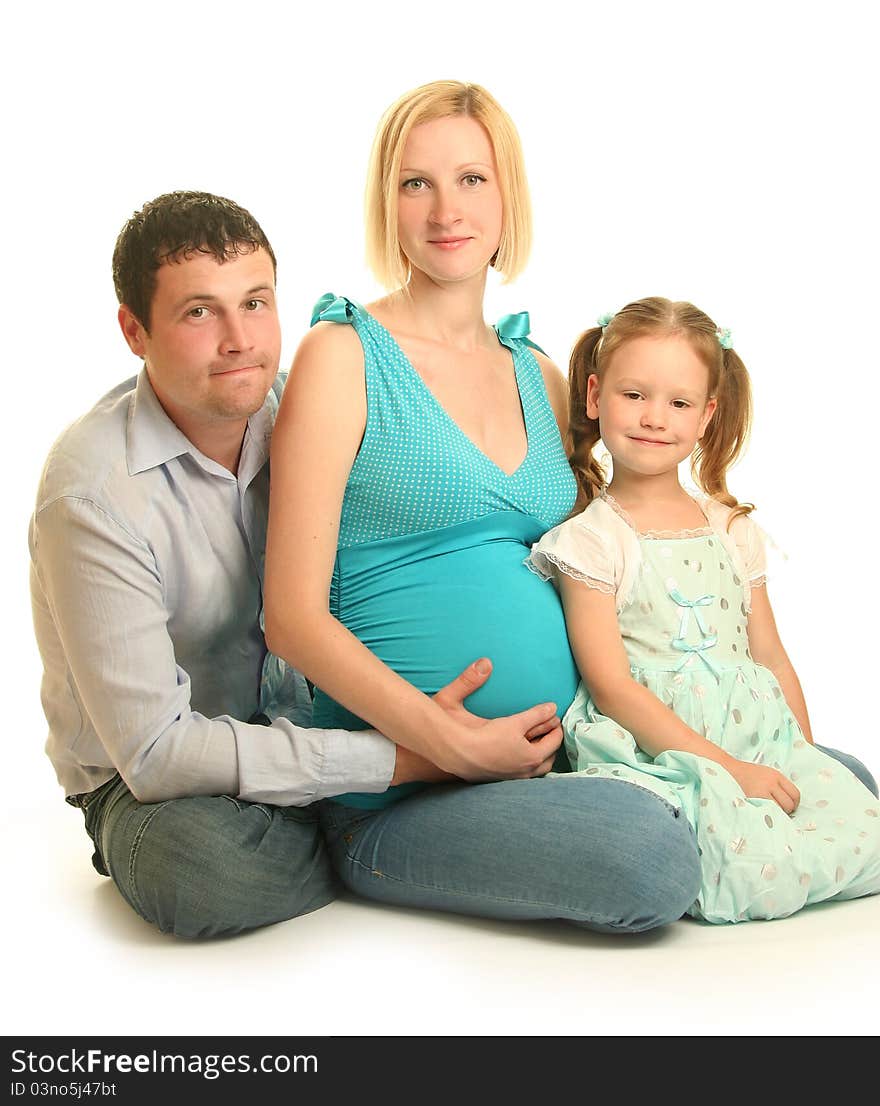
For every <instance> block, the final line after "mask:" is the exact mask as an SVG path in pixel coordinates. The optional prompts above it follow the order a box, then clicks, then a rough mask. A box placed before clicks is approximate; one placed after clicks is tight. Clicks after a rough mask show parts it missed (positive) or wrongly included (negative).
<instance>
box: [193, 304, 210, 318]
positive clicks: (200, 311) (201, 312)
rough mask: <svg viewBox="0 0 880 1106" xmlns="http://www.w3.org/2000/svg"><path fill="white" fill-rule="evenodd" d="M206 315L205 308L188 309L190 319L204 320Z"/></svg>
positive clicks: (206, 310)
mask: <svg viewBox="0 0 880 1106" xmlns="http://www.w3.org/2000/svg"><path fill="white" fill-rule="evenodd" d="M207 314H208V309H207V307H191V308H190V309H189V317H190V318H191V319H204V318H205V316H206V315H207Z"/></svg>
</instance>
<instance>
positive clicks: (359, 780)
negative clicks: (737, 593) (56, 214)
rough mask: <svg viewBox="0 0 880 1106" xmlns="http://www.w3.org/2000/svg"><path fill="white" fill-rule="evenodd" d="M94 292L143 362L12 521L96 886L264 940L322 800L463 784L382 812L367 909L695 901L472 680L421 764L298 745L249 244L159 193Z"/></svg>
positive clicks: (312, 736) (318, 887)
mask: <svg viewBox="0 0 880 1106" xmlns="http://www.w3.org/2000/svg"><path fill="white" fill-rule="evenodd" d="M113 272H114V281H115V285H116V291H117V295H118V299H119V304H120V307H119V324H120V326H121V329H122V333H123V335H124V337H125V340H126V342H127V343H128V346H129V348H130V349H131V350H132V352H133V353H135V354H136V355H137V356H138V357H141V358H143V362H144V367H143V370H142V371H141V373H140V374H139V376H138V377H137V378H136V379H131V380H128V381H126V382H125V383H123V384H120V385H119V386H118V387H117V388H115V389H114V390H113V391H111V392H110V393H109V394H108V395H106V396H105V397H104V398H103V399H101V400H100V401H99V402H98V404H97V405H96V406H95V407H93V408H92V410H91V411H89V412H88V413H87V414H86V415H84V416H83V417H82V418H81V419H80V420H79V421H78V422H76V423H74V424H73V426H71V427H70V428H69V429H68V430H67V431H65V433H64V434H62V436H61V437H60V438H59V440H58V442H57V443H56V444H55V446H54V447H53V449H52V451H51V452H50V455H49V458H48V460H47V462H46V467H45V470H44V473H43V477H42V480H41V483H40V487H39V491H38V496H37V505H36V510H35V512H34V516H33V519H32V522H31V528H30V550H31V588H32V597H33V610H34V622H35V628H36V634H37V640H38V643H39V647H40V651H41V653H42V657H43V663H44V678H43V687H42V700H43V707H44V710H45V713H46V717H47V719H48V722H49V739H48V742H47V752H48V754H49V756H50V758H51V759H52V762H53V764H54V765H55V769H56V772H57V775H58V779H59V782H60V783H61V785H62V786H63V787H64V790H65V793H66V796H67V799H68V802H70V803H72V804H73V805H75V806H78V807H80V808H81V809H82V810H83V813H84V815H85V823H86V828H87V830H88V832H89V834H90V835H91V837H92V840H93V842H94V847H95V853H94V858H93V862H94V864H95V867H96V868H97V870H98V871H99V872H101V873H103V874H109V875H110V876H111V877H112V878H113V880H114V882H115V884H116V885H117V887H118V888H119V890H120V892H121V893H122V895H123V896H124V897H125V899H126V900H127V901H128V902H129V904H130V905H131V906H132V907H133V908H134V909H135V910H136V911H137V912H138V913H139V914H140V915H142V916H143V917H144V918H146V919H147V920H148V921H150V922H151V923H153V924H154V925H156V926H158V927H159V929H161V930H163V931H168V932H173V933H175V934H178V935H181V936H187V937H195V936H209V935H215V934H220V933H225V934H229V933H235V932H238V931H240V930H244V929H249V928H253V927H255V926H261V925H268V924H271V923H273V922H276V921H280V920H282V919H286V918H292V917H295V916H296V915H298V914H302V913H306V912H308V911H310V910H315V909H317V908H318V907H320V906H323V905H324V904H325V903H327V902H329V901H330V900H331V899H332V898H333V897H334V895H335V894H336V890H337V886H338V884H337V880H336V877H335V875H334V873H333V868H332V866H331V861H330V857H329V850H328V847H327V845H326V844H325V840H324V837H323V835H322V832H321V829H320V828H319V825H318V815H317V810H318V809H321V810H322V816H323V820H324V828H325V829H326V831H327V833H328V837H329V839H330V840H331V841H332V848H333V850H335V852H336V853H339V852H341V851H344V848H345V842H346V840H347V837H346V835H347V833H348V831H347V830H345V831H342V830H339V831H338V832H337V831H336V830H335V829H334V810H333V807H334V806H335V804H333V803H332V801H331V800H330V797H332V796H334V795H341V794H343V793H345V792H351V791H373V792H380V791H384V790H385V789H386V788H387V787H388V786H389V785H390V784H397V783H405V782H408V781H413V780H426V781H434V782H436V781H440V780H449V779H451V778H454V777H461V778H462V779H465V780H470V781H477V780H479V781H486V780H498V781H501V782H498V783H490V784H488V785H487V786H486V787H480V788H476V787H463V786H454V787H447V788H429V789H427V790H426V791H423V792H421V793H420V794H419V795H416V796H414V797H412V798H410V799H407V800H404V802H405V803H406V805H407V818H406V822H407V830H406V832H405V833H399V834H397V835H394V839H393V840H383V841H381V842H377V843H376V852H375V855H376V858H377V859H378V860H379V861H380V862H381V863H377V864H376V865H375V870H373V871H371V872H369V873H367V875H368V876H369V877H370V881H371V883H373V884H375V885H376V887H371V888H370V890H369V893H370V894H371V895H372V896H373V897H379V898H382V897H385V898H386V899H387V901H397V902H405V903H408V904H410V905H422V906H429V907H434V908H439V909H448V910H457V911H459V912H464V913H476V914H482V915H486V916H491V917H502V918H520V919H525V918H566V919H568V920H570V921H573V922H575V923H578V924H582V925H585V926H589V927H591V928H594V929H600V930H608V931H612V932H628V931H635V930H643V929H648V928H651V927H653V926H657V925H661V924H663V923H665V922H668V921H671V920H673V919H675V918H677V917H679V916H680V915H681V914H682V913H683V911H684V910H685V909H686V908H687V907H688V906H689V905H690V903H691V902H692V901H693V899H694V896H695V894H696V889H697V886H698V884H699V861H698V857H697V851H696V845H695V842H694V838H693V834H692V833H691V832H690V828H689V827H688V826H687V824H686V822H685V820H684V819H683V818H680V817H679V816H678V814H677V812H676V811H674V810H673V809H672V808H671V807H669V806H667V804H665V803H664V802H662V801H661V800H659V799H658V798H657V797H656V796H654V795H652V794H650V793H649V792H647V791H644V790H643V789H641V788H636V787H631V786H629V785H624V784H622V783H620V782H618V781H607V780H606V781H593V782H594V783H596V784H597V785H598V784H599V783H601V784H602V785H603V786H595V787H593V786H590V788H589V789H588V790H589V798H588V799H587V798H586V796H585V791H586V790H587V789H584V788H583V787H581V786H579V785H578V784H577V782H576V781H562V780H558V779H557V780H535V779H531V778H530V777H535V776H541V775H543V774H544V773H545V772H546V771H547V769H548V768H549V767H550V765H551V763H552V760H553V757H554V754H555V752H556V751H557V749H558V748H559V745H560V741H561V730H560V728H559V723H558V719H557V718H556V717H555V714H554V708H553V707H552V705H550V706H547V705H545V706H543V707H535V708H532V709H531V710H529V711H525V712H523V713H522V714H519V715H515V716H512V717H510V718H504V719H496V720H492V721H485V720H483V719H479V718H476V717H475V716H473V715H470V714H469V713H468V712H467V711H466V710H465V708H464V706H463V700H464V699H465V698H466V696H467V695H468V694H470V693H471V692H472V691H475V690H476V689H477V688H478V687H479V686H481V685H482V683H484V682H485V680H486V679H487V678H488V675H489V672H490V670H491V666H490V664H489V663H487V662H486V661H485V660H483V661H478V662H476V663H475V665H473V666H471V667H470V668H469V669H468V670H467V671H466V672H465V673H463V674H462V675H461V676H460V677H459V678H458V679H457V680H455V681H454V682H453V683H452V684H450V685H449V686H448V687H446V688H444V689H443V690H442V691H440V692H439V693H438V694H437V696H436V699H437V701H438V702H440V704H441V705H442V706H443V707H444V709H445V710H446V711H447V713H448V715H449V716H450V719H451V732H452V731H453V730H454V732H455V734H456V735H457V737H456V741H459V742H460V740H461V737H460V735H461V733H462V722H464V723H466V725H467V727H469V729H470V731H471V733H472V734H473V735H474V740H473V742H472V744H471V745H470V746H469V748H468V749H467V750H463V749H462V750H460V753H461V755H460V756H458V754H457V753H456V749H455V748H454V747H453V748H452V752H451V753H449V754H448V756H449V758H450V760H449V763H447V764H445V765H444V766H443V767H444V768H445V769H446V770H445V771H441V770H440V769H439V768H438V767H437V766H436V765H433V764H430V763H429V762H427V761H426V760H424V759H422V758H421V757H419V756H417V755H416V754H414V753H413V752H411V751H410V750H407V749H404V748H402V747H395V746H394V745H393V744H392V743H391V742H389V741H387V740H386V739H385V738H384V737H383V736H382V735H381V734H378V733H376V732H375V731H371V730H367V731H360V732H358V733H346V732H343V731H339V730H331V731H327V730H317V729H310V728H308V724H309V721H310V715H311V694H310V690H309V687H308V685H307V684H306V682H305V681H304V680H303V679H302V678H301V677H300V676H298V675H297V674H296V673H294V672H292V671H291V670H289V669H287V668H286V667H285V666H284V665H283V663H282V662H281V661H279V660H278V659H277V658H275V657H272V656H271V655H268V654H267V652H266V646H265V642H264V639H263V633H262V626H261V622H262V620H261V611H262V568H263V556H264V547H265V536H266V517H267V507H268V495H269V473H268V464H267V460H268V447H269V438H270V435H271V432H272V425H273V420H274V416H275V412H276V410H277V405H278V396H279V394H280V389H281V386H282V382H281V381H280V380H279V379H278V378H277V370H278V361H279V356H280V347H281V338H280V331H279V325H278V315H277V311H276V307H275V293H274V289H275V257H274V254H273V253H272V249H271V246H270V245H269V242H268V240H267V238H266V236H265V235H264V234H263V231H262V230H261V229H260V227H259V226H258V224H257V223H256V221H255V220H254V219H253V218H252V216H250V215H249V214H248V212H246V211H245V210H243V209H242V208H240V207H239V206H238V205H236V204H234V203H231V202H230V201H229V200H224V199H221V198H219V197H216V196H212V195H209V194H206V193H193V192H178V193H171V194H169V195H165V196H160V197H158V199H156V200H154V201H152V202H151V203H148V204H146V205H145V206H144V208H143V209H142V210H141V211H139V212H137V213H136V214H135V215H134V216H133V217H132V218H131V219H130V220H129V222H128V223H127V224H126V226H125V227H124V228H123V230H122V233H121V234H120V236H119V239H118V241H117V244H116V250H115V253H114V258H113ZM261 677H262V678H261ZM452 723H454V725H453V724H452ZM452 744H453V746H454V742H453V743H452ZM849 763H851V766H852V767H854V769H855V770H857V771H858V770H859V769H861V766H859V765H858V764H857V762H856V763H852V762H849ZM475 764H476V765H477V767H475ZM861 771H862V772H864V769H861ZM551 797H552V798H551ZM386 837H388V835H386ZM364 893H366V892H364Z"/></svg>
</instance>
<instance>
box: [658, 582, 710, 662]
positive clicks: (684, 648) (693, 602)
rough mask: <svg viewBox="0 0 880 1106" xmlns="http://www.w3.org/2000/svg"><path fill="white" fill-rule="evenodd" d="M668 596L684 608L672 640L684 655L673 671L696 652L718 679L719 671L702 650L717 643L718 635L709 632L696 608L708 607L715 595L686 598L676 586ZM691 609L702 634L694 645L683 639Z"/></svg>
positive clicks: (674, 647) (685, 635)
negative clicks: (676, 633)
mask: <svg viewBox="0 0 880 1106" xmlns="http://www.w3.org/2000/svg"><path fill="white" fill-rule="evenodd" d="M669 598H670V599H671V600H672V601H673V603H675V604H677V606H679V607H683V608H684V609H683V610H682V612H681V621H680V622H679V624H678V637H677V638H676V639H675V640H674V641H673V642H672V648H673V649H678V650H679V652H681V653H684V656H683V657H682V658H681V663H680V664H679V665H678V667H677V668H676V669H675V671H676V672H680V671H681V670H682V668H684V666H685V665H686V664H687V663H688V661H689V660H690V658H691V654H693V653H696V654H697V656H698V657H699V658H700V660H701V661H703V663H704V664H705V665H706V667H707V668H708V669H709V671H710V672H711V673H712V675H713V676H715V677H716V678H719V679H720V676H721V674H720V672H719V671H718V669H717V668H716V667H715V665H714V664H713V663H712V662H711V661H710V660H709V658H708V657H707V656H706V654H705V652H704V650H706V649H712V648H714V647H715V646H716V645H717V644H718V635H717V634H710V633H709V631H708V630H707V628H706V624H705V622H703V616H702V615H701V614H700V611H699V609H698V608H700V607H708V606H709V604H710V603H711V602H712V600H713V599H714V598H715V596H714V595H701V596H700V597H699V599H686V598H685V597H684V596H683V595H682V594H681V592H680V591H679V590H678V588H673V589H672V590H671V591H670V592H669ZM691 611H693V614H694V619H695V621H696V623H697V627H698V628H699V631H700V633H701V634H702V641H700V642H698V643H697V644H696V645H694V644H691V643H690V642H688V641H686V640H685V639H686V638H687V632H688V627H689V625H690V616H691Z"/></svg>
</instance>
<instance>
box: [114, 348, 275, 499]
mask: <svg viewBox="0 0 880 1106" xmlns="http://www.w3.org/2000/svg"><path fill="white" fill-rule="evenodd" d="M277 389H278V382H277V381H276V384H275V385H273V387H272V388H270V389H269V394H268V395H267V396H266V399H265V401H264V402H263V406H262V407H261V408H260V409H259V411H256V412H255V413H254V414H253V415H251V416H250V418H249V419H248V428H247V431H246V432H245V438H244V442H243V443H242V449H241V459H240V460H239V465H238V480H239V482H240V483H241V484H242V485H243V486H245V487H246V486H247V485H248V484H249V483H250V482H251V480H253V478H254V476H255V475H256V474H257V472H259V470H260V469H261V468H262V467H263V465H264V464H265V463H266V460H267V458H268V456H269V440H270V438H271V436H272V427H273V425H274V423H275V415H276V413H277V411H278V394H277ZM184 453H188V454H189V455H190V456H191V457H192V458H193V460H194V461H195V462H196V463H197V464H198V465H200V466H201V468H203V469H205V471H206V472H211V473H214V474H215V475H217V476H224V477H226V478H227V479H235V477H234V476H233V475H232V473H230V472H228V471H227V470H226V469H224V468H223V466H222V465H218V464H217V462H216V461H212V460H211V458H210V457H206V456H205V454H204V453H202V452H201V451H200V450H199V449H197V448H196V447H195V446H194V445H193V443H192V442H191V441H190V440H189V438H187V436H186V435H185V434H184V433H183V431H182V430H181V429H180V428H179V427H178V426H177V424H176V423H174V422H173V421H172V420H171V419H170V418H169V417H168V415H167V413H166V412H165V408H164V407H163V406H162V404H161V403H160V402H159V399H158V397H157V396H156V393H155V392H154V391H153V386H152V384H151V383H150V378H149V376H148V375H147V370H146V369H141V371H140V374H139V375H138V379H137V387H136V388H135V392H134V395H133V396H132V397H131V403H130V405H129V409H128V429H127V437H126V456H127V461H128V472H129V475H130V476H134V475H135V474H136V473H139V472H145V471H146V470H147V469H151V468H156V467H158V466H159V465H164V464H165V463H166V462H168V461H171V460H173V459H174V458H175V457H180V456H182V455H183V454H184Z"/></svg>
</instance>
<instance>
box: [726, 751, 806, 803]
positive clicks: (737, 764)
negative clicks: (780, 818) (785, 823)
mask: <svg viewBox="0 0 880 1106" xmlns="http://www.w3.org/2000/svg"><path fill="white" fill-rule="evenodd" d="M724 767H725V768H726V769H727V771H728V772H729V773H730V774H731V776H733V778H734V779H735V780H736V782H737V783H738V784H739V785H740V787H741V788H742V789H743V793H744V794H745V795H746V796H747V798H749V799H772V800H773V801H774V802H775V803H778V804H779V806H781V807H782V809H783V810H784V811H785V813H786V814H794V812H795V811H796V810H797V807H798V803H799V802H800V801H801V793H800V791H798V789H797V788H796V787H795V785H794V784H793V783H792V782H791V780H790V779H788V777H787V776H783V774H782V773H781V772H779V771H777V769H775V768H768V767H767V765H766V764H749V763H748V762H747V761H743V760H736V759H734V758H731V760H730V763H725V765H724Z"/></svg>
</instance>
